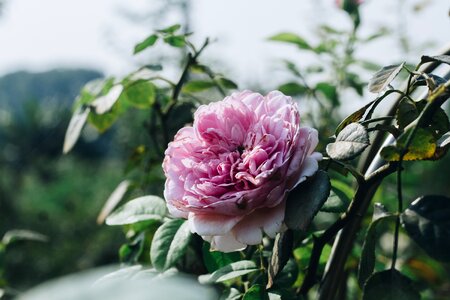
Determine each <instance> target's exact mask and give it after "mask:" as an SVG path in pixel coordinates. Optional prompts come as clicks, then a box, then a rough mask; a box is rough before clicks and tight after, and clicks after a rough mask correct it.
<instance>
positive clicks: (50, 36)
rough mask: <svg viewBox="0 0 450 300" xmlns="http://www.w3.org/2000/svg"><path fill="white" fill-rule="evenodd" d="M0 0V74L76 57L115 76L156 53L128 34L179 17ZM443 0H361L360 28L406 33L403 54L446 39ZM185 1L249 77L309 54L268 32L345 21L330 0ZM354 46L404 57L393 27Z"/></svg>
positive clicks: (64, 63)
mask: <svg viewBox="0 0 450 300" xmlns="http://www.w3.org/2000/svg"><path fill="white" fill-rule="evenodd" d="M5 1H6V3H5V5H4V9H3V13H2V16H0V47H1V48H0V49H1V50H0V75H3V74H6V73H8V72H12V71H16V70H31V71H43V70H48V69H52V68H60V67H67V68H82V67H84V68H94V69H98V70H100V71H102V72H104V73H105V74H106V75H116V76H121V75H124V74H126V73H127V72H130V71H132V70H133V69H134V68H136V66H138V65H139V64H142V63H143V62H147V61H149V60H152V58H153V59H157V56H156V55H155V56H154V57H152V53H151V52H146V53H145V54H140V55H137V56H136V57H133V55H132V49H133V46H134V44H136V43H137V42H139V41H140V40H142V39H143V38H145V37H146V35H149V34H150V33H151V32H152V31H153V30H154V29H157V28H161V27H164V26H166V25H171V24H174V23H177V22H181V23H183V22H184V21H183V16H182V15H180V14H179V13H177V11H176V10H174V11H172V12H171V13H168V14H161V13H160V12H158V9H159V8H160V7H161V5H162V3H165V2H167V1H161V0H153V1H149V0H131V1H126V2H125V1H122V0H95V1H93V0H39V1H35V0H5ZM402 3H403V5H402ZM423 3H425V4H427V5H425V8H424V9H422V10H421V11H420V12H419V13H417V12H414V10H413V8H414V6H417V5H420V4H423ZM449 8H450V2H449V1H448V0H403V1H392V0H376V1H375V0H366V1H365V3H364V5H363V7H362V15H363V24H362V27H361V34H362V35H369V34H370V33H371V32H373V31H374V30H375V29H376V28H378V27H380V26H390V27H391V28H393V29H394V33H395V34H398V33H399V32H403V33H404V34H406V36H408V37H412V38H413V41H414V43H413V44H414V45H413V48H412V49H411V51H410V53H409V54H408V55H409V56H411V57H417V58H418V56H420V54H423V53H424V52H428V51H431V52H433V51H434V52H436V51H437V50H436V49H438V48H440V47H442V46H444V45H445V44H448V43H449V42H450V30H449V29H450V18H449ZM189 11H190V17H189V19H188V20H189V21H188V23H189V26H190V29H191V30H192V31H193V32H194V33H195V34H194V37H193V38H194V41H196V42H198V43H200V42H201V41H202V40H203V39H204V38H205V37H211V38H213V39H214V40H215V42H214V43H213V45H212V46H211V47H210V49H208V51H207V52H206V53H205V58H204V59H205V60H207V61H210V62H214V63H216V65H217V66H220V67H221V68H223V70H224V71H225V72H228V73H230V74H231V77H232V78H237V80H238V81H239V82H247V83H260V82H262V81H264V80H266V81H267V80H268V79H269V80H270V79H271V78H272V77H273V76H272V74H273V72H274V69H276V68H277V67H278V68H279V66H280V63H279V61H280V60H281V59H283V58H291V59H293V60H297V61H298V62H300V63H301V62H302V59H303V60H307V59H308V57H305V56H301V55H299V54H298V51H296V50H295V49H294V48H293V47H289V46H285V45H281V44H278V43H271V42H268V41H267V37H269V36H271V35H273V34H275V33H278V32H280V31H293V32H296V33H298V34H300V35H301V36H304V37H305V38H307V39H312V40H313V41H314V38H315V34H314V32H315V28H317V26H318V25H319V24H324V23H326V24H328V25H330V26H332V27H336V28H348V27H349V24H350V23H349V20H348V18H347V16H346V15H345V13H343V12H342V11H340V10H339V9H337V8H336V7H335V5H334V1H333V0H315V1H313V0H309V1H306V0H305V1H298V0H280V1H273V0H246V1H242V0H226V1H225V0H215V1H211V0H196V1H191V2H190V5H189ZM152 12H153V13H152ZM400 15H401V16H402V18H401V19H399V16H400ZM395 34H394V35H395ZM428 54H433V53H428ZM361 55H362V56H363V57H364V56H366V57H368V58H374V59H376V60H378V61H380V63H381V64H390V63H393V62H396V61H398V60H404V59H403V58H404V57H402V55H403V56H404V55H405V53H404V52H402V51H400V50H399V45H398V39H396V38H395V37H394V36H393V37H392V38H388V39H385V40H384V41H382V42H375V43H372V45H368V46H367V47H365V48H364V49H363V51H362V52H361ZM408 58H410V57H408Z"/></svg>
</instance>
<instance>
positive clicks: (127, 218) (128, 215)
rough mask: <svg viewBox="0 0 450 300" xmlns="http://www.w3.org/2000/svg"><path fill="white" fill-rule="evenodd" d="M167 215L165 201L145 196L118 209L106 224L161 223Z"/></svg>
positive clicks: (108, 218)
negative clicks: (152, 221)
mask: <svg viewBox="0 0 450 300" xmlns="http://www.w3.org/2000/svg"><path fill="white" fill-rule="evenodd" d="M166 214H167V209H166V202H165V201H164V200H163V199H161V198H160V197H157V196H144V197H139V198H136V199H133V200H131V201H129V202H127V203H126V204H125V205H123V206H121V207H119V208H118V209H116V210H115V211H114V212H113V213H112V214H111V215H109V216H108V217H107V218H106V224H108V225H127V224H134V223H137V222H142V221H148V220H155V221H161V220H162V218H163V217H164V216H165V215H166Z"/></svg>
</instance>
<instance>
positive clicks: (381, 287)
mask: <svg viewBox="0 0 450 300" xmlns="http://www.w3.org/2000/svg"><path fill="white" fill-rule="evenodd" d="M362 299H363V300H419V299H420V294H419V293H418V292H417V291H416V290H415V288H414V287H413V285H412V282H411V280H410V279H409V278H408V277H406V276H404V275H402V274H401V273H400V272H399V271H397V270H385V271H382V272H378V273H375V274H373V275H372V276H371V277H370V278H369V279H368V280H367V282H366V284H365V285H364V291H363V297H362Z"/></svg>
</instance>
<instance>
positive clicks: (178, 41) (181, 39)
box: [164, 35, 186, 48]
mask: <svg viewBox="0 0 450 300" xmlns="http://www.w3.org/2000/svg"><path fill="white" fill-rule="evenodd" d="M164 42H165V43H167V44H169V45H170V46H172V47H177V48H183V47H184V46H186V37H185V36H184V35H169V36H166V37H164Z"/></svg>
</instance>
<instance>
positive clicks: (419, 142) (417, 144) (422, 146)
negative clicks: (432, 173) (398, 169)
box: [380, 128, 436, 161]
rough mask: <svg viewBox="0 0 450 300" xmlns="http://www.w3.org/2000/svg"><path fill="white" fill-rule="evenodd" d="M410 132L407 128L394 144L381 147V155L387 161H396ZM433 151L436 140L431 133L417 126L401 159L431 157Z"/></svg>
mask: <svg viewBox="0 0 450 300" xmlns="http://www.w3.org/2000/svg"><path fill="white" fill-rule="evenodd" d="M410 132H411V130H408V131H406V132H405V133H403V134H402V135H400V136H399V137H398V139H397V142H396V144H395V145H392V146H386V147H384V148H383V149H381V153H380V154H381V156H382V157H383V158H384V159H385V160H387V161H398V160H399V159H400V155H401V153H402V151H403V149H404V147H405V145H406V141H407V139H408V135H409V134H410ZM435 151H436V140H435V138H434V136H433V134H432V133H431V132H430V131H428V130H426V129H423V128H418V129H417V130H416V133H415V135H414V138H413V139H412V141H411V144H410V145H409V147H408V150H407V152H406V154H405V155H404V156H403V160H405V161H409V160H424V159H431V158H433V157H434V154H435Z"/></svg>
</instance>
